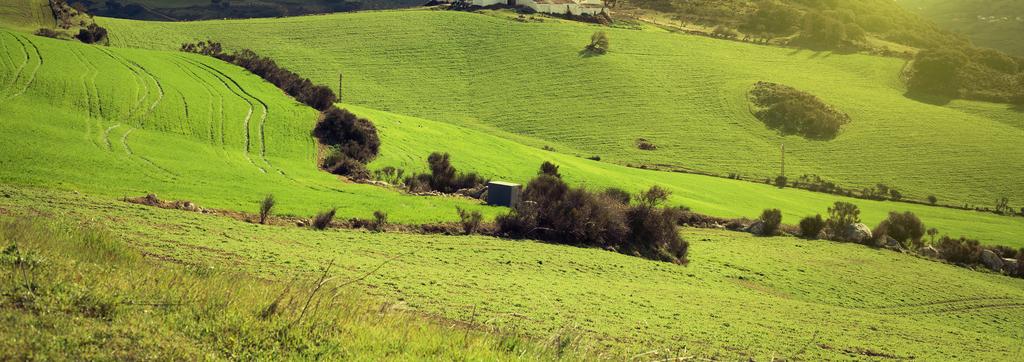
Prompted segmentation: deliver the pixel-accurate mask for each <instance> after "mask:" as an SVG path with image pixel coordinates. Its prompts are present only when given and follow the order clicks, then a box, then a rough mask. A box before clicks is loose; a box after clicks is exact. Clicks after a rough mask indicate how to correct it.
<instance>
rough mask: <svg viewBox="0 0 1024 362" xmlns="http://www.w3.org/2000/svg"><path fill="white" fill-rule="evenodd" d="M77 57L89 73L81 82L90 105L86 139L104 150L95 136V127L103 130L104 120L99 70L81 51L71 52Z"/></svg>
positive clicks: (84, 75) (86, 73) (83, 75)
mask: <svg viewBox="0 0 1024 362" xmlns="http://www.w3.org/2000/svg"><path fill="white" fill-rule="evenodd" d="M71 51H72V52H73V53H74V54H75V57H77V58H78V60H79V61H81V63H82V64H83V65H85V67H86V68H88V71H85V72H82V76H81V81H82V86H83V87H84V88H85V95H86V101H87V102H88V103H89V104H88V105H87V106H88V108H89V119H87V120H86V135H85V136H86V137H87V138H89V142H90V143H92V144H93V146H96V147H98V148H102V146H100V144H99V140H98V139H99V135H98V134H97V135H96V136H93V131H92V130H93V126H99V127H98V128H97V129H99V128H102V127H103V125H102V123H101V121H100V120H101V119H102V118H103V103H102V102H101V100H100V96H99V88H98V87H96V77H97V76H98V75H99V69H97V68H96V66H95V65H93V64H92V63H91V62H89V59H88V58H87V57H86V56H85V54H83V53H82V52H81V50H77V49H72V50H71Z"/></svg>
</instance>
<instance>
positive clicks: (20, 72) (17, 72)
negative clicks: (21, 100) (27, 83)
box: [0, 32, 30, 99]
mask: <svg viewBox="0 0 1024 362" xmlns="http://www.w3.org/2000/svg"><path fill="white" fill-rule="evenodd" d="M4 33H5V34H7V35H9V36H10V37H11V38H14V41H16V42H18V45H20V46H21V54H22V55H24V57H22V60H21V65H19V66H18V69H15V70H14V77H13V78H12V79H11V81H10V83H9V84H7V85H5V86H4V93H8V92H13V90H14V89H15V88H16V87H17V86H18V80H20V79H21V78H22V77H23V76H24V73H25V67H27V66H28V63H29V60H30V57H29V53H28V48H27V47H25V43H24V42H22V41H21V39H19V38H18V36H17V35H15V34H12V33H7V32H4ZM12 62H13V60H12ZM12 64H13V63H12ZM13 97H14V96H13V95H11V94H6V95H4V97H3V98H0V99H9V98H13Z"/></svg>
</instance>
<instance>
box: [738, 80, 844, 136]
mask: <svg viewBox="0 0 1024 362" xmlns="http://www.w3.org/2000/svg"><path fill="white" fill-rule="evenodd" d="M749 96H750V101H751V103H753V104H754V106H755V107H756V109H755V111H754V116H755V117H757V119H759V120H761V122H764V124H765V125H767V126H768V128H771V129H774V130H777V131H779V132H780V133H782V134H783V135H800V136H803V137H806V138H810V139H818V140H829V139H833V138H835V137H836V136H837V135H838V134H839V129H840V127H841V126H842V125H844V124H846V123H849V122H850V117H849V116H847V115H846V114H845V113H842V112H839V111H838V110H836V109H835V108H832V106H829V105H828V104H825V102H823V101H822V100H821V99H819V98H818V97H815V96H814V95H811V94H809V93H805V92H801V91H799V90H797V89H795V88H792V87H789V86H785V85H781V84H775V83H769V82H757V83H756V84H755V85H754V88H753V89H752V90H751V91H750V95H749Z"/></svg>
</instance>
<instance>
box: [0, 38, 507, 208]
mask: <svg viewBox="0 0 1024 362" xmlns="http://www.w3.org/2000/svg"><path fill="white" fill-rule="evenodd" d="M0 42H2V45H3V47H0V64H2V67H0V79H2V81H3V83H0V84H2V86H3V87H2V88H0V111H2V112H0V123H2V124H4V127H3V128H2V129H0V139H3V140H4V142H2V144H0V151H2V152H0V164H2V165H3V168H4V172H3V173H2V174H0V182H4V183H17V184H23V185H36V186H49V187H60V188H66V189H75V190H80V191H86V192H94V193H99V194H105V195H108V196H113V197H122V196H138V195H140V194H146V193H156V194H158V195H159V196H161V197H163V198H177V199H191V200H193V201H195V202H197V203H199V204H200V205H201V206H204V207H215V208H224V209H234V210H254V209H255V208H256V203H257V202H258V201H259V200H260V199H262V198H263V196H264V195H266V194H269V193H273V194H275V195H276V196H277V197H278V198H279V199H281V200H282V203H281V206H280V208H281V209H280V211H281V212H282V213H286V214H288V213H290V214H297V215H312V214H314V213H316V212H319V211H322V210H324V209H327V208H331V207H337V208H338V210H339V212H340V213H342V214H343V215H348V216H352V217H354V216H361V217H369V216H370V214H372V212H373V211H374V210H379V209H387V211H388V212H390V213H391V214H392V217H393V218H394V219H395V220H402V221H404V222H426V221H431V220H433V221H437V220H443V219H450V218H451V217H453V216H449V215H447V214H449V213H450V214H454V209H455V206H456V205H460V206H463V207H468V208H481V207H479V206H475V205H473V204H471V203H470V202H468V201H465V200H456V199H447V198H423V197H414V196H404V195H402V194H400V193H397V192H394V191H389V190H385V189H382V188H378V187H372V186H368V185H357V184H343V183H341V182H339V181H338V179H337V178H336V177H335V176H333V175H330V174H327V173H324V172H321V171H319V170H318V168H317V166H316V165H317V163H316V162H317V161H316V157H317V156H316V152H317V151H316V150H317V148H316V142H315V140H313V138H312V136H311V135H310V130H311V129H312V127H313V125H314V123H315V122H316V117H317V112H316V111H315V110H313V109H312V108H308V107H306V106H303V105H301V104H299V103H297V102H295V101H294V100H292V99H291V98H289V97H287V96H285V95H284V94H283V93H281V91H280V90H278V89H277V88H276V87H274V86H273V85H271V84H269V83H266V82H264V81H263V80H262V79H260V78H259V77H257V76H254V75H252V74H249V73H247V72H245V71H244V70H242V69H241V68H238V67H235V66H231V65H228V64H226V63H223V62H221V61H217V60H214V59H211V58H207V57H200V56H196V55H190V54H182V53H169V52H154V51H145V50H134V49H117V48H107V47H99V46H89V45H84V44H80V43H77V42H67V41H59V40H53V39H48V38H41V37H35V36H26V35H22V34H18V33H14V32H10V31H4V30H0ZM484 209H490V210H491V211H490V212H489V213H490V214H493V213H495V212H497V211H498V210H497V208H484ZM441 210H443V212H442V211H441Z"/></svg>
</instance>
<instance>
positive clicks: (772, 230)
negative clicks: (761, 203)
mask: <svg viewBox="0 0 1024 362" xmlns="http://www.w3.org/2000/svg"><path fill="white" fill-rule="evenodd" d="M759 220H760V221H761V227H762V229H761V235H764V236H773V235H775V234H777V233H778V232H779V226H780V225H782V211H779V209H766V210H764V211H763V212H761V217H760V218H759Z"/></svg>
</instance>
